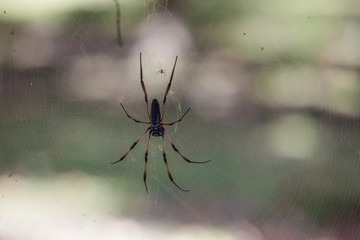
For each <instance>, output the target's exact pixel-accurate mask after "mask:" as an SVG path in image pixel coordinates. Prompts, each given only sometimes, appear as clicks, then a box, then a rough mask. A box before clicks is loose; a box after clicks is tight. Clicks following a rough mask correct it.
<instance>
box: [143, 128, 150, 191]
mask: <svg viewBox="0 0 360 240" xmlns="http://www.w3.org/2000/svg"><path fill="white" fill-rule="evenodd" d="M150 136H151V131H150V132H149V137H148V140H147V143H146V151H145V170H144V183H145V189H146V193H147V194H149V192H148V188H147V184H146V167H147V157H148V152H149V141H150Z"/></svg>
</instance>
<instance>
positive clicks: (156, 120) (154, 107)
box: [150, 98, 163, 137]
mask: <svg viewBox="0 0 360 240" xmlns="http://www.w3.org/2000/svg"><path fill="white" fill-rule="evenodd" d="M160 117H161V116H160V105H159V102H158V100H157V99H156V98H155V99H153V101H152V103H151V112H150V124H151V125H150V133H151V135H153V136H154V137H160V136H162V135H163V131H162V127H161V119H160Z"/></svg>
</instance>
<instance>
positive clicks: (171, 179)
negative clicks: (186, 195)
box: [161, 134, 190, 192]
mask: <svg viewBox="0 0 360 240" xmlns="http://www.w3.org/2000/svg"><path fill="white" fill-rule="evenodd" d="M161 139H162V146H163V157H164V162H165V165H166V171H167V173H168V176H169V178H170V181H172V182H173V184H175V186H177V187H178V188H179V189H180V190H181V191H183V192H189V191H190V190H184V189H182V188H181V187H179V186H178V185H177V184H176V183H175V182H174V179H173V177H172V176H171V173H170V170H169V166H168V164H167V161H166V153H165V141H164V134H163V135H162V136H161Z"/></svg>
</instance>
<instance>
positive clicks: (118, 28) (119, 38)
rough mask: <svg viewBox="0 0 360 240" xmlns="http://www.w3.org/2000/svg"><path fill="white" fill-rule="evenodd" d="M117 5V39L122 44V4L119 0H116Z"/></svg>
mask: <svg viewBox="0 0 360 240" xmlns="http://www.w3.org/2000/svg"><path fill="white" fill-rule="evenodd" d="M114 2H115V7H116V32H117V39H118V43H119V45H120V46H122V45H123V41H122V37H121V31H120V5H119V2H118V0H114Z"/></svg>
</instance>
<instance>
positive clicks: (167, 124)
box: [161, 108, 190, 126]
mask: <svg viewBox="0 0 360 240" xmlns="http://www.w3.org/2000/svg"><path fill="white" fill-rule="evenodd" d="M189 110H190V108H188V110H186V112H185V113H184V115H182V117H181V118H180V119H179V120H176V121H175V122H172V123H161V125H166V126H171V125H173V124H175V123H178V122H180V121H181V120H182V119H183V118H184V117H185V115H186V114H187V112H188V111H189Z"/></svg>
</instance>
